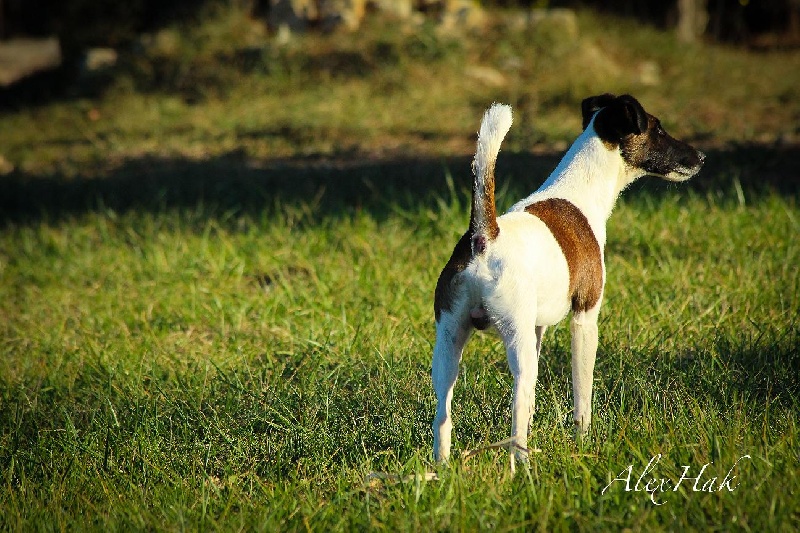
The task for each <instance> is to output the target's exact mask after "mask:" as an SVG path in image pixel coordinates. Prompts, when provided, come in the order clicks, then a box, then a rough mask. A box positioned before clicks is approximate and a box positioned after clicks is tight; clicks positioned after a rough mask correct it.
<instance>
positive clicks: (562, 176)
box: [511, 125, 638, 248]
mask: <svg viewBox="0 0 800 533" xmlns="http://www.w3.org/2000/svg"><path fill="white" fill-rule="evenodd" d="M637 177H638V176H637V175H635V174H633V173H632V171H631V169H630V168H629V167H628V166H627V165H626V164H625V162H624V161H623V159H622V157H621V156H620V153H619V149H613V150H609V148H608V147H607V146H606V145H605V144H604V143H603V141H602V140H601V139H600V138H599V137H598V136H597V134H596V133H595V131H594V128H593V126H592V125H590V126H589V127H588V128H586V130H585V131H584V132H583V133H582V134H581V136H580V137H578V138H577V139H576V140H575V142H574V143H573V144H572V146H571V147H570V149H569V150H568V151H567V153H566V155H565V156H564V157H563V159H561V162H560V163H559V164H558V166H557V167H556V169H555V170H554V171H553V173H552V174H550V177H549V178H547V181H545V182H544V184H543V185H542V186H541V187H539V189H538V190H537V191H536V192H534V193H533V194H531V195H530V196H528V197H527V198H525V199H523V200H520V201H519V202H517V203H516V204H514V206H513V207H512V208H511V211H520V210H523V209H525V206H527V205H530V204H531V203H533V202H537V201H540V200H545V199H547V198H563V199H565V200H569V201H570V202H572V203H573V204H574V205H575V206H576V207H577V208H578V209H580V210H581V212H583V214H584V215H586V218H587V219H588V220H589V224H590V225H591V227H592V231H594V234H595V238H597V241H598V243H599V244H600V247H601V248H604V246H605V242H606V221H607V220H608V217H609V216H610V215H611V211H612V210H613V209H614V203H615V202H616V200H617V197H618V196H619V194H620V193H621V192H622V190H623V189H624V188H625V187H627V186H628V185H629V184H630V183H631V182H633V181H634V180H635V179H636V178H637Z"/></svg>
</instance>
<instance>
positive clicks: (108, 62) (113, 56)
mask: <svg viewBox="0 0 800 533" xmlns="http://www.w3.org/2000/svg"><path fill="white" fill-rule="evenodd" d="M116 64H117V51H116V50H114V49H113V48H90V49H89V50H87V51H86V53H85V54H84V55H83V61H82V62H81V71H83V72H84V73H94V72H98V71H104V70H108V69H110V68H112V67H113V66H114V65H116Z"/></svg>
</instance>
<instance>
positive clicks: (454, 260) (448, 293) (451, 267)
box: [433, 230, 472, 322]
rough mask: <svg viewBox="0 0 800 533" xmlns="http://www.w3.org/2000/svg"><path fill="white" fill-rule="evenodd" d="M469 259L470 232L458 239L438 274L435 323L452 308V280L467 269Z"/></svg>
mask: <svg viewBox="0 0 800 533" xmlns="http://www.w3.org/2000/svg"><path fill="white" fill-rule="evenodd" d="M471 259H472V230H469V231H467V232H466V233H465V234H464V235H463V236H462V237H461V239H459V241H458V243H457V244H456V247H455V248H454V249H453V254H452V255H451V256H450V260H449V261H447V264H446V265H445V266H444V268H443V269H442V273H441V274H439V280H438V281H437V282H436V292H435V293H434V296H433V312H434V316H435V317H436V321H437V322H438V321H439V317H440V316H441V315H442V311H449V310H450V309H451V308H452V306H453V298H454V297H455V294H454V293H455V290H454V287H453V278H455V277H456V275H458V274H459V273H460V272H463V271H464V269H465V268H467V265H469V262H470V260H471Z"/></svg>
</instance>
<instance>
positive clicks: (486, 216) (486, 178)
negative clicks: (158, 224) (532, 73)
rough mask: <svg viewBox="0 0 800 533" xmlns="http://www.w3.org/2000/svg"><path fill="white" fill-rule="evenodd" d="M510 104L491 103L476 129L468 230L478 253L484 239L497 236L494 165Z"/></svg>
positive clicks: (510, 120)
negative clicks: (470, 230)
mask: <svg viewBox="0 0 800 533" xmlns="http://www.w3.org/2000/svg"><path fill="white" fill-rule="evenodd" d="M511 122H512V119H511V106H508V105H504V104H492V107H490V108H489V109H487V110H486V113H484V115H483V120H482V121H481V129H480V131H479V132H478V148H477V150H476V151H475V160H474V161H473V162H472V171H473V173H474V174H475V181H474V182H473V186H472V215H471V217H470V229H472V233H473V253H481V252H482V251H483V249H484V248H485V243H486V241H487V240H494V238H495V237H497V234H498V232H499V228H498V227H497V212H496V210H495V205H494V166H495V161H497V154H498V153H499V152H500V144H501V143H502V142H503V138H505V136H506V133H508V130H509V129H510V128H511Z"/></svg>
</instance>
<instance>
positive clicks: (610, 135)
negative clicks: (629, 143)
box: [594, 94, 648, 143]
mask: <svg viewBox="0 0 800 533" xmlns="http://www.w3.org/2000/svg"><path fill="white" fill-rule="evenodd" d="M647 122H648V119H647V112H645V110H644V108H643V107H642V104H640V103H639V101H638V100H636V98H634V97H633V96H631V95H629V94H623V95H622V96H619V97H617V98H615V99H614V101H613V102H611V103H610V104H608V105H607V106H606V107H605V108H604V109H603V112H602V113H600V114H599V115H598V116H597V119H596V120H595V121H594V129H595V131H596V132H597V135H599V136H600V138H601V139H603V140H605V141H609V142H614V143H616V142H619V141H620V140H621V139H622V138H623V137H625V136H627V135H639V134H641V133H644V132H645V131H647Z"/></svg>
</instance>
